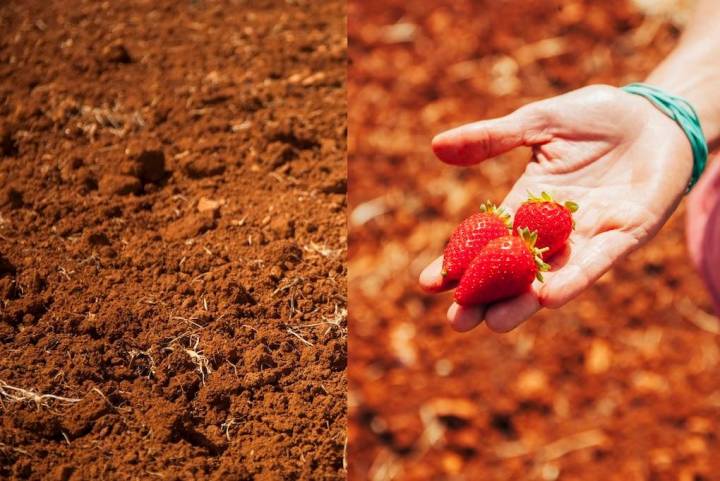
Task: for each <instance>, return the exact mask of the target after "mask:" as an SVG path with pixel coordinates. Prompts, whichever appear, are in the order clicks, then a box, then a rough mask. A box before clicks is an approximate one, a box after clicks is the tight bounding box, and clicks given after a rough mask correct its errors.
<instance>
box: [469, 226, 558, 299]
mask: <svg viewBox="0 0 720 481" xmlns="http://www.w3.org/2000/svg"><path fill="white" fill-rule="evenodd" d="M536 240H537V233H535V232H532V233H531V232H530V231H528V230H527V229H520V231H519V234H518V236H512V235H508V236H505V237H500V238H498V239H494V240H491V241H490V242H489V243H488V245H486V246H485V248H484V249H483V250H482V252H480V254H478V256H477V257H476V258H475V259H474V260H473V261H472V262H471V263H470V266H469V267H468V268H467V270H466V271H465V275H463V277H462V279H461V280H460V285H458V287H457V289H455V301H456V302H457V303H458V304H460V305H461V306H474V305H478V304H488V303H490V302H495V301H499V300H502V299H507V298H509V297H514V296H517V295H520V294H522V293H523V292H526V291H527V290H528V289H529V288H530V285H531V284H532V282H533V279H535V278H538V279H540V280H542V275H541V274H540V273H541V272H542V271H546V270H548V268H549V266H548V265H547V264H545V263H544V262H543V261H542V258H541V254H542V251H543V250H542V249H538V248H536V247H535V242H536Z"/></svg>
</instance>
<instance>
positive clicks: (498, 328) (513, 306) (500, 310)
mask: <svg viewBox="0 0 720 481" xmlns="http://www.w3.org/2000/svg"><path fill="white" fill-rule="evenodd" d="M540 307H541V306H540V301H539V300H538V297H537V293H536V292H534V291H531V292H527V293H525V294H522V295H520V296H518V297H515V298H513V299H509V300H507V301H501V302H498V303H496V304H493V305H491V306H489V307H488V309H487V312H486V313H485V323H486V324H487V326H488V327H489V328H490V329H491V330H493V331H495V332H508V331H511V330H513V329H515V328H516V327H517V326H519V325H520V324H522V323H523V322H524V321H526V320H527V319H528V318H530V316H532V315H533V314H535V313H536V312H537V311H539V310H540Z"/></svg>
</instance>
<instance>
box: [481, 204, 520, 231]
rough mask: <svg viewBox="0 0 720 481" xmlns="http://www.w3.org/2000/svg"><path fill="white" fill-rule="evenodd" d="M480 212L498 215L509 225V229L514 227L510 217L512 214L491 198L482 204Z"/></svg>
mask: <svg viewBox="0 0 720 481" xmlns="http://www.w3.org/2000/svg"><path fill="white" fill-rule="evenodd" d="M480 212H483V213H485V214H491V215H494V216H496V217H497V218H498V219H500V220H501V221H503V223H504V224H505V225H506V226H507V227H508V229H510V228H511V227H512V219H511V218H510V214H508V213H507V212H506V211H505V209H504V208H502V207H498V206H496V205H495V204H493V203H492V202H491V201H489V200H486V201H485V202H483V203H482V204H480Z"/></svg>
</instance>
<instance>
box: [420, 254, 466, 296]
mask: <svg viewBox="0 0 720 481" xmlns="http://www.w3.org/2000/svg"><path fill="white" fill-rule="evenodd" d="M442 266H443V258H442V256H440V257H438V258H437V259H435V260H434V261H432V262H431V263H430V264H429V265H428V266H427V267H426V268H425V269H423V271H422V272H421V273H420V279H419V281H420V287H422V288H423V289H424V290H426V291H427V292H442V291H447V290H448V289H453V288H454V287H455V286H456V285H457V282H452V281H448V280H447V279H446V278H445V276H443V275H442Z"/></svg>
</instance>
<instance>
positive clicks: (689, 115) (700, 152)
mask: <svg viewBox="0 0 720 481" xmlns="http://www.w3.org/2000/svg"><path fill="white" fill-rule="evenodd" d="M622 89H623V90H624V91H625V92H628V93H631V94H635V95H640V96H642V97H645V98H646V99H648V100H649V101H650V102H652V103H653V105H655V106H656V107H657V108H658V109H660V111H662V112H664V113H665V114H666V115H667V116H668V117H670V118H671V119H673V120H674V121H675V122H677V124H678V125H679V126H680V128H681V129H683V132H685V135H686V136H687V138H688V140H689V141H690V147H691V148H692V153H693V169H692V176H691V177H690V183H689V184H688V188H687V191H686V192H689V191H690V189H692V188H693V186H694V185H695V183H696V182H697V181H698V179H699V178H700V176H701V175H702V173H703V170H705V164H706V163H707V158H708V146H707V142H706V141H705V135H704V134H703V131H702V127H701V126H700V118H699V117H698V115H697V113H696V112H695V109H693V107H692V105H690V103H689V102H688V101H687V100H685V99H683V98H681V97H677V96H675V95H671V94H669V93H667V92H663V91H662V90H660V89H659V88H657V87H653V86H651V85H647V84H643V83H632V84H629V85H626V86H624V87H622Z"/></svg>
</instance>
